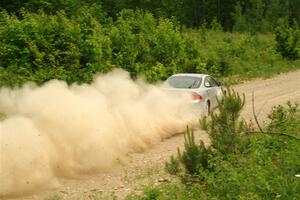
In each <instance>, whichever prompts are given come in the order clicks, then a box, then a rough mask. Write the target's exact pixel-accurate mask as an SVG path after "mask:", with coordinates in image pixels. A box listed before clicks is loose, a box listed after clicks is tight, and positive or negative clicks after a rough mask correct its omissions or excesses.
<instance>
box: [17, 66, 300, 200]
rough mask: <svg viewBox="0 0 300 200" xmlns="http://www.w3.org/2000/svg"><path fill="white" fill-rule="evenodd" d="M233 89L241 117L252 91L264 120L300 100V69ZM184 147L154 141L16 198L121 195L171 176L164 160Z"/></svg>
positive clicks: (247, 114)
mask: <svg viewBox="0 0 300 200" xmlns="http://www.w3.org/2000/svg"><path fill="white" fill-rule="evenodd" d="M234 89H235V90H236V91H238V92H240V93H244V94H245V96H246V106H245V108H244V111H243V113H242V116H243V117H244V118H245V119H247V120H250V119H251V118H252V102H251V96H252V92H254V94H255V107H256V110H257V112H258V113H259V118H260V119H261V120H265V119H266V117H267V114H268V113H269V111H270V110H271V109H272V107H273V106H275V105H278V104H284V103H286V102H287V101H292V102H300V71H296V72H290V73H287V74H282V75H279V76H276V77H273V78H271V79H266V80H261V79H257V80H253V81H248V82H245V83H242V84H239V85H236V86H235V87H234ZM196 136H197V138H200V139H202V140H204V142H205V143H209V139H208V137H207V135H205V133H201V132H200V131H197V132H196ZM182 146H183V136H182V135H177V136H174V137H172V138H169V139H167V140H165V141H162V142H160V143H159V144H156V145H155V146H153V147H152V148H151V149H148V150H147V151H146V152H144V153H134V154H130V155H128V156H127V158H126V159H123V160H122V161H120V162H119V164H118V165H116V166H115V167H113V168H112V169H111V170H110V171H108V172H105V173H103V174H98V175H93V176H87V177H81V178H80V179H76V180H73V179H71V180H70V179H61V180H59V183H58V185H57V187H56V188H53V189H48V190H46V191H41V193H39V194H35V195H33V196H28V197H22V198H18V199H28V200H33V199H44V198H49V197H51V196H54V195H58V196H60V197H62V198H63V199H92V198H93V197H95V196H97V197H101V196H102V197H103V195H104V196H106V197H104V198H105V199H107V198H108V199H109V197H108V196H107V195H110V194H111V193H114V194H115V195H117V196H118V197H120V198H122V197H124V196H126V195H127V194H129V193H130V192H132V191H138V190H139V189H141V188H142V187H143V186H145V185H153V184H154V185H155V184H158V183H159V182H162V181H165V180H171V179H172V177H171V176H169V175H168V174H167V173H165V172H164V170H163V169H164V163H165V161H166V160H168V159H169V157H170V156H171V155H174V154H176V151H177V147H182Z"/></svg>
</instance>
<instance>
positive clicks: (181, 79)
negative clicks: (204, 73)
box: [167, 76, 202, 89]
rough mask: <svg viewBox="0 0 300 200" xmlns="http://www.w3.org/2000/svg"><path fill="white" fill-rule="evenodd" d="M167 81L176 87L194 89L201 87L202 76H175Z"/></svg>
mask: <svg viewBox="0 0 300 200" xmlns="http://www.w3.org/2000/svg"><path fill="white" fill-rule="evenodd" d="M167 82H168V84H169V85H170V86H171V87H174V88H186V89H188V88H189V89H194V88H199V87H200V85H201V82H202V78H201V77H193V76H173V77H170V78H169V79H168V80H167Z"/></svg>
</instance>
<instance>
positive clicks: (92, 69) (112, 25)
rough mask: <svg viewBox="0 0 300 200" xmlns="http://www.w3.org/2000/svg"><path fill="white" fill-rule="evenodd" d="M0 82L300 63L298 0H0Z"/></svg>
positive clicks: (251, 72) (252, 70)
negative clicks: (111, 73)
mask: <svg viewBox="0 0 300 200" xmlns="http://www.w3.org/2000/svg"><path fill="white" fill-rule="evenodd" d="M0 9H1V11H0V85H2V86H10V87H17V86H20V85H22V84H23V83H25V82H28V81H34V82H36V83H38V84H42V83H44V82H46V81H48V80H51V79H59V80H65V81H67V82H68V83H74V82H76V83H79V84H80V83H86V82H87V83H88V82H91V81H92V80H93V77H94V76H95V74H98V73H107V72H109V71H111V70H113V69H115V68H122V69H125V70H127V71H129V72H130V74H131V77H132V78H134V79H135V78H138V77H145V78H146V79H147V80H148V81H149V82H156V81H158V80H165V79H166V78H167V77H168V76H169V75H171V74H173V73H178V72H195V73H210V74H213V75H215V76H217V77H228V76H236V77H240V78H243V79H245V78H251V77H257V76H270V75H271V74H274V73H279V72H282V71H288V70H291V69H293V68H295V67H299V60H298V58H299V51H300V50H299V41H300V32H299V25H298V24H299V22H300V12H299V11H300V0H288V1H286V0H243V1H236V0H223V1H221V0H210V1H208V0H199V1H196V0H174V1H170V0H158V1H149V0H109V1H108V0H89V1H83V0H68V1H62V0H55V1H49V0H31V1H29V0H16V1H9V0H1V1H0Z"/></svg>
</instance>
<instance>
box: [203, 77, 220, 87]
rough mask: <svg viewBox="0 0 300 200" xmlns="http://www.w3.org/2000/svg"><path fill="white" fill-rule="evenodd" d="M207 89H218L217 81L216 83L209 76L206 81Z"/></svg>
mask: <svg viewBox="0 0 300 200" xmlns="http://www.w3.org/2000/svg"><path fill="white" fill-rule="evenodd" d="M204 86H205V87H218V86H219V85H218V83H217V81H215V80H214V79H213V78H212V77H210V76H207V77H206V78H205V80H204Z"/></svg>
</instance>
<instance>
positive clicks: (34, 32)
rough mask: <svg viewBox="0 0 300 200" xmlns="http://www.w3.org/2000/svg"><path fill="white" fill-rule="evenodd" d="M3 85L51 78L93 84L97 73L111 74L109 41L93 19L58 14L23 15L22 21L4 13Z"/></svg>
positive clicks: (0, 62)
mask: <svg viewBox="0 0 300 200" xmlns="http://www.w3.org/2000/svg"><path fill="white" fill-rule="evenodd" d="M0 15H1V17H0V18H1V28H0V44H1V45H0V51H1V53H0V66H1V67H2V68H4V70H2V71H1V70H0V71H1V72H2V73H3V74H4V75H3V74H2V76H4V77H7V78H5V79H1V83H0V84H1V85H11V86H13V85H20V84H23V83H24V82H26V81H35V82H37V83H43V82H45V81H47V80H50V79H60V80H66V81H67V82H69V83H71V82H79V83H82V82H90V81H91V80H92V78H93V75H94V74H95V73H96V72H108V71H110V70H111V68H112V66H110V65H107V64H106V62H107V60H108V59H109V57H110V55H111V53H110V52H109V51H110V40H109V38H108V37H107V36H105V35H104V34H103V33H102V32H101V26H100V24H99V23H98V22H97V21H95V20H94V18H92V17H91V16H88V15H87V16H83V17H82V18H81V20H82V22H81V23H78V22H77V21H76V20H71V19H68V18H67V17H66V16H65V14H64V13H63V12H59V13H57V14H56V15H46V14H44V13H42V12H41V13H39V14H30V13H26V12H24V13H23V17H22V19H18V18H17V17H16V16H13V15H9V14H7V13H6V12H1V13H0Z"/></svg>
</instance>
